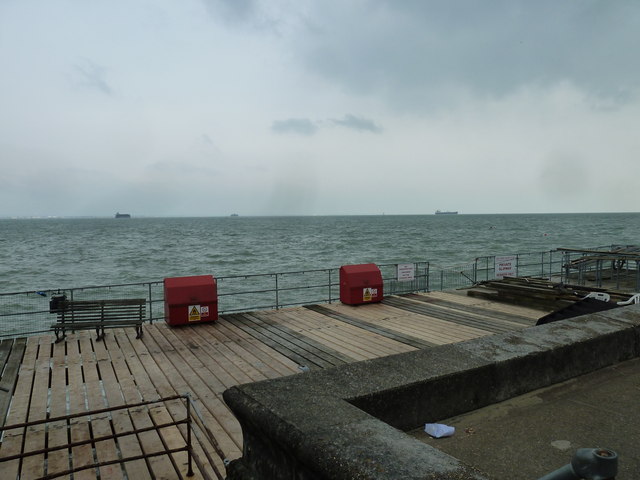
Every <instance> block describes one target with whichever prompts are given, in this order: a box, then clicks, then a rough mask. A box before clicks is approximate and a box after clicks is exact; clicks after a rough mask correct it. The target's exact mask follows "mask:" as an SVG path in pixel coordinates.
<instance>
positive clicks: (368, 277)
mask: <svg viewBox="0 0 640 480" xmlns="http://www.w3.org/2000/svg"><path fill="white" fill-rule="evenodd" d="M382 298H383V282H382V274H381V273H380V269H379V268H378V266H377V265H376V264H375V263H365V264H361V265H343V266H342V267H340V301H341V302H342V303H346V304H348V305H360V304H363V303H375V302H380V301H382Z"/></svg>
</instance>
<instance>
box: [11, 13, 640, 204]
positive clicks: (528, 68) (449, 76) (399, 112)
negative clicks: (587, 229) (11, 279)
mask: <svg viewBox="0 0 640 480" xmlns="http://www.w3.org/2000/svg"><path fill="white" fill-rule="evenodd" d="M639 127H640V2H638V1H636V0H628V1H625V0H621V1H605V0H601V1H595V0H575V1H569V0H548V1H547V0H536V1H530V0H528V1H518V0H502V1H500V0H475V1H473V0H462V1H451V0H443V1H429V0H322V1H320V0H316V1H310V0H265V1H258V0H180V1H175V0H172V1H169V0H166V1H165V0H126V1H119V0H110V1H97V0H96V1H90V2H88V1H85V0H82V1H80V0H78V1H65V0H48V1H31V0H0V216H47V215H63V216H76V215H96V216H111V215H113V214H114V213H115V212H116V211H120V212H127V213H131V214H132V215H134V216H217V215H229V214H231V213H238V214H240V215H281V214H285V215H289V214H304V215H315V214H320V215H322V214H381V213H387V214H396V213H397V214H401V213H402V214H404V213H407V214H421V213H429V214H430V213H433V212H434V211H435V210H436V209H443V210H445V209H447V210H459V211H460V212H461V213H528V212H608V211H640V187H639V183H638V182H639V181H640V175H638V173H639V172H640V165H639V164H638V161H639V160H640V128H639Z"/></svg>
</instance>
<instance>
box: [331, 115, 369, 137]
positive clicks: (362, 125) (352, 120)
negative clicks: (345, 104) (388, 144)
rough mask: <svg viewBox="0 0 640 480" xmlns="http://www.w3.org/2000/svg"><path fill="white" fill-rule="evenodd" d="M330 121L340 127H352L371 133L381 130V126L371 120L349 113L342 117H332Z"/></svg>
mask: <svg viewBox="0 0 640 480" xmlns="http://www.w3.org/2000/svg"><path fill="white" fill-rule="evenodd" d="M331 122H332V123H334V124H335V125H339V126H341V127H346V128H352V129H354V130H361V131H367V132H372V133H380V132H382V128H380V127H379V126H378V125H376V124H375V123H374V122H373V121H372V120H369V119H367V118H362V117H356V116H355V115H351V114H350V113H349V114H347V115H345V116H344V118H343V119H340V120H339V119H332V120H331Z"/></svg>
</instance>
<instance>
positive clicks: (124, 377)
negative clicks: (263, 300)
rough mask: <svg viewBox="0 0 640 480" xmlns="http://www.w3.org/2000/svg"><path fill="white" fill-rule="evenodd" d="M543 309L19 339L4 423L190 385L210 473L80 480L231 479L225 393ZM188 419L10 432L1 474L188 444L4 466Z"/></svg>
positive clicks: (236, 318) (97, 447)
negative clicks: (206, 433) (226, 469)
mask: <svg viewBox="0 0 640 480" xmlns="http://www.w3.org/2000/svg"><path fill="white" fill-rule="evenodd" d="M545 313H548V312H544V311H540V310H533V309H530V308H525V307H517V306H513V305H506V304H500V303H494V302H491V301H487V300H485V299H480V298H473V297H468V296H466V295H465V294H464V293H461V292H432V293H428V294H412V295H406V296H401V297H389V298H387V299H385V300H384V302H383V303H380V304H370V305H364V306H358V307H353V306H347V305H342V304H340V303H336V304H328V305H315V306H307V307H297V308H288V309H281V310H274V311H261V312H250V313H239V314H233V315H224V316H221V318H220V319H219V321H218V322H216V323H214V324H200V325H194V326H185V327H180V328H170V327H168V326H167V325H165V324H164V323H156V324H153V325H145V327H144V336H143V337H142V339H136V338H135V331H134V329H132V328H128V329H126V328H125V329H114V330H112V331H110V332H109V333H108V334H107V336H106V338H105V340H104V341H96V340H95V333H94V332H89V331H84V332H77V333H75V334H71V335H69V336H68V337H67V338H66V340H65V341H63V342H60V343H54V340H55V339H54V337H53V336H52V335H45V336H39V337H30V338H28V339H26V341H25V340H24V339H22V340H16V341H15V342H22V343H23V344H24V345H23V346H24V354H23V356H22V358H21V362H19V364H16V363H15V355H14V360H13V364H12V365H13V366H12V369H8V368H5V369H4V372H5V374H6V375H4V376H3V377H1V378H0V385H5V388H6V389H7V392H9V393H11V392H12V396H11V402H10V405H9V406H8V411H7V416H6V422H5V423H6V425H17V424H21V423H24V422H28V421H34V420H40V419H47V418H54V417H57V416H61V415H68V414H74V413H84V412H87V411H90V410H97V409H103V408H105V407H113V406H122V405H125V404H132V403H137V402H141V401H148V400H157V399H160V398H166V397H170V396H174V395H176V394H183V393H187V392H188V393H189V394H190V395H191V396H192V398H193V400H194V405H195V406H196V407H197V410H198V412H199V414H200V416H201V417H202V418H203V421H204V423H205V425H206V428H207V430H208V431H209V432H210V434H211V435H212V436H213V438H214V439H215V440H214V444H213V445H212V444H208V443H206V442H201V441H200V440H196V441H195V448H196V453H198V452H200V455H199V457H200V458H205V456H204V451H206V452H207V453H208V454H209V460H208V461H205V462H204V466H203V469H204V471H200V470H199V469H198V468H196V472H195V473H196V475H195V476H194V477H186V472H187V456H186V453H185V452H179V453H172V454H165V455H158V456H154V457H149V458H141V459H137V460H131V461H128V462H126V463H124V464H122V465H120V464H112V465H107V466H102V467H99V468H90V469H86V470H82V471H80V472H79V473H75V474H74V475H73V478H74V479H77V478H87V479H96V478H99V479H125V478H128V479H136V480H137V479H144V478H158V479H174V478H214V479H215V478H224V461H225V459H229V460H230V459H234V458H237V457H239V456H240V455H241V453H242V432H241V430H240V425H239V424H238V422H237V421H236V420H235V418H234V416H233V414H232V413H231V412H230V411H229V410H228V408H227V407H226V405H225V404H224V401H223V400H222V392H223V391H224V390H225V389H227V388H229V387H231V386H233V385H237V384H241V383H247V382H254V381H259V380H264V379H271V378H277V377H281V376H285V375H293V374H300V373H301V372H303V371H306V370H311V371H312V370H315V369H322V368H329V367H333V366H337V365H342V364H345V363H350V362H357V361H360V360H366V359H370V358H376V357H382V356H388V355H393V354H396V353H402V352H408V351H412V350H415V349H421V348H429V347H431V346H434V345H441V344H446V343H454V342H460V341H464V340H468V339H472V338H476V337H480V336H484V335H491V334H494V333H499V332H506V331H510V330H518V329H522V328H526V327H528V326H532V325H534V324H535V321H536V320H537V318H539V317H540V316H542V315H544V314H545ZM15 342H14V343H15ZM3 345H4V344H3ZM8 348H9V347H7V349H8ZM1 352H2V350H1V349H0V353H1ZM0 360H2V358H0ZM5 363H7V365H8V363H9V362H8V360H7V361H6V362H5ZM16 374H17V377H16ZM7 375H8V376H7ZM9 376H11V377H9ZM0 393H1V392H0ZM0 400H2V397H0ZM1 403H2V402H1V401H0V405H1ZM7 403H8V402H7ZM0 415H2V412H0ZM184 416H185V407H184V402H182V401H181V400H171V401H168V402H162V403H159V404H154V405H150V406H147V407H137V408H132V409H123V410H118V411H114V412H109V413H102V414H93V415H87V416H82V417H77V418H74V419H70V420H59V421H57V422H50V423H48V424H43V425H39V426H31V427H28V428H15V429H12V430H8V431H6V432H5V433H4V436H3V438H2V443H1V446H0V478H2V479H9V478H11V479H14V478H29V479H35V478H39V477H44V476H46V475H52V474H54V473H55V472H62V471H65V470H68V469H70V468H73V467H76V466H82V465H87V464H90V463H95V462H109V461H111V460H117V459H122V458H125V457H126V458H129V457H131V456H136V455H137V456H141V457H142V456H144V455H148V454H150V453H153V452H158V451H164V450H166V449H171V448H179V447H180V446H183V445H184V442H185V429H184V428H183V427H184V425H182V426H180V427H178V426H169V427H163V428H160V429H157V430H153V429H152V430H148V431H145V432H142V433H131V434H125V435H124V436H121V437H118V438H111V439H108V440H101V441H98V442H94V443H93V444H90V445H77V446H73V447H72V448H64V449H61V450H58V451H55V452H50V453H48V454H44V453H37V454H36V455H30V456H26V457H24V458H22V459H15V460H9V461H2V459H3V458H7V457H10V456H11V455H14V454H19V453H21V452H33V451H38V450H41V449H43V448H45V446H46V447H52V446H55V445H58V444H60V445H64V444H67V443H69V442H76V441H79V440H82V439H88V438H99V437H101V436H105V435H106V436H109V435H113V434H115V433H118V432H123V433H126V432H131V429H132V427H135V428H138V429H141V428H142V429H144V428H146V427H150V426H151V427H152V426H154V425H156V426H157V425H163V424H164V423H166V422H168V421H171V419H173V420H179V419H180V418H184ZM59 478H67V479H68V478H71V477H70V475H65V476H62V477H59Z"/></svg>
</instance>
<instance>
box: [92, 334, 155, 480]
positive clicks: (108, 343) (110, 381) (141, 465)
mask: <svg viewBox="0 0 640 480" xmlns="http://www.w3.org/2000/svg"><path fill="white" fill-rule="evenodd" d="M94 351H95V355H96V361H97V362H98V368H99V369H100V376H101V378H102V384H103V388H104V393H105V396H106V399H107V404H108V405H109V407H118V406H122V405H124V404H125V394H124V393H123V390H127V391H132V390H135V380H134V379H133V377H132V376H131V373H130V372H129V369H128V367H127V364H126V362H125V361H124V355H123V353H122V350H120V348H119V346H118V345H117V343H116V342H115V340H114V338H113V336H111V335H110V336H108V337H106V338H105V340H104V341H100V342H95V344H94ZM139 400H140V399H139V398H138V400H137V401H139ZM111 422H112V428H113V430H114V433H125V432H131V431H133V429H134V426H133V422H132V421H131V417H130V415H129V412H128V411H127V410H126V409H122V410H114V411H113V412H112V413H111ZM118 445H119V448H120V451H121V452H122V455H123V457H133V456H137V455H141V454H142V453H143V452H142V448H141V446H140V442H139V440H138V437H137V436H136V435H135V434H131V435H124V436H122V437H119V438H118ZM123 467H124V469H125V471H126V473H127V476H128V477H129V478H130V479H133V478H135V479H138V478H140V479H150V478H152V475H151V472H150V471H149V467H148V465H147V462H146V461H145V460H133V461H128V462H125V463H124V464H123Z"/></svg>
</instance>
